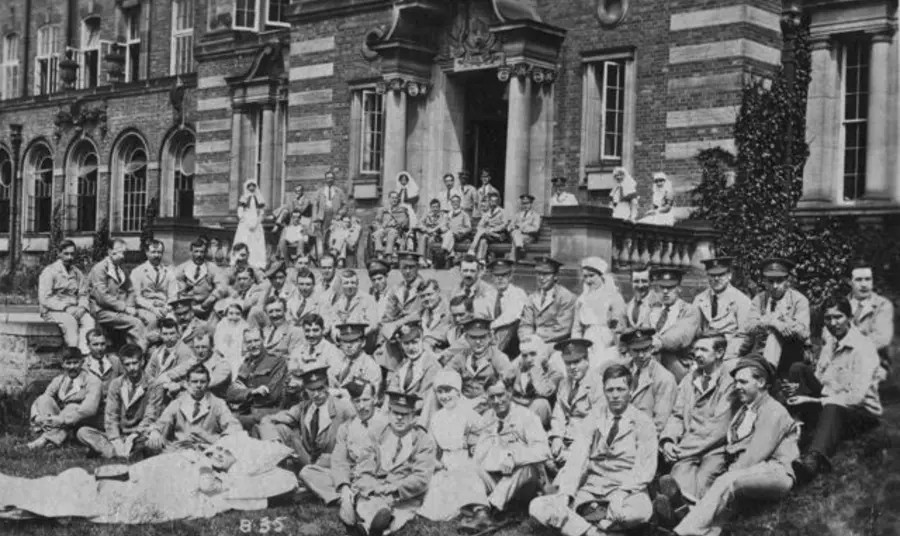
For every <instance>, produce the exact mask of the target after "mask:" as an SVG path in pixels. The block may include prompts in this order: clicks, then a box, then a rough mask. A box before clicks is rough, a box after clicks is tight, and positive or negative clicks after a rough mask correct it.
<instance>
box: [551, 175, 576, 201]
mask: <svg viewBox="0 0 900 536" xmlns="http://www.w3.org/2000/svg"><path fill="white" fill-rule="evenodd" d="M550 184H552V185H553V186H552V187H551V189H552V192H551V195H550V207H551V208H552V207H571V206H576V205H578V199H577V198H576V197H575V196H574V195H572V194H570V193H569V192H567V191H566V178H565V177H553V178H552V179H550Z"/></svg>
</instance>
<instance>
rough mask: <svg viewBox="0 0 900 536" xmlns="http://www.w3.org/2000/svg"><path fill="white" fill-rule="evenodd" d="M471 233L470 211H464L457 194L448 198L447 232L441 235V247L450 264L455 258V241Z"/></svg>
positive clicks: (463, 238)
mask: <svg viewBox="0 0 900 536" xmlns="http://www.w3.org/2000/svg"><path fill="white" fill-rule="evenodd" d="M470 234H472V215H471V211H469V212H466V210H465V209H464V208H463V207H462V200H461V198H460V197H459V196H458V195H454V196H453V197H451V199H450V208H449V209H448V210H447V232H446V233H444V234H443V235H442V236H441V249H443V250H444V252H446V254H447V255H448V256H449V259H450V261H451V264H452V263H453V261H455V260H456V251H455V248H456V243H457V242H459V241H461V240H465V239H466V238H468V237H469V235H470Z"/></svg>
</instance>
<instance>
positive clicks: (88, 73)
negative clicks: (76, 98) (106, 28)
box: [78, 17, 100, 89]
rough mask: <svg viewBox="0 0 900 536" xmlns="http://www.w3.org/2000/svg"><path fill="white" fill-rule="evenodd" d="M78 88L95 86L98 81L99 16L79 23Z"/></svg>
mask: <svg viewBox="0 0 900 536" xmlns="http://www.w3.org/2000/svg"><path fill="white" fill-rule="evenodd" d="M78 63H79V66H80V69H78V88H79V89H85V88H92V87H97V85H98V84H99V83H100V18H99V17H91V18H88V19H85V20H84V21H83V22H82V23H81V51H80V52H79V62H78Z"/></svg>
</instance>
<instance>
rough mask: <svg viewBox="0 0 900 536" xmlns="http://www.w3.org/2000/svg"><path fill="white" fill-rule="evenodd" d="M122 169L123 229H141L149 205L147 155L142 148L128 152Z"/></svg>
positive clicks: (128, 230) (126, 230)
mask: <svg viewBox="0 0 900 536" xmlns="http://www.w3.org/2000/svg"><path fill="white" fill-rule="evenodd" d="M122 171H123V173H122V175H123V177H122V194H123V199H122V231H124V232H132V231H139V230H140V229H141V224H142V223H143V220H144V211H145V209H146V206H147V155H146V153H145V152H144V150H143V149H142V148H138V149H134V150H132V151H131V152H130V153H126V159H125V162H124V163H123V166H122Z"/></svg>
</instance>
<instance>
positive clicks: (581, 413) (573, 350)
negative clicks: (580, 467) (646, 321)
mask: <svg viewBox="0 0 900 536" xmlns="http://www.w3.org/2000/svg"><path fill="white" fill-rule="evenodd" d="M591 345H592V343H591V341H589V340H586V339H569V340H566V341H562V342H559V343H557V344H556V348H555V349H556V350H558V351H559V352H560V353H561V355H562V360H563V361H564V362H565V367H566V375H565V377H564V378H563V379H562V381H561V382H560V384H559V390H558V391H557V394H556V405H555V406H554V408H553V416H552V417H551V420H550V454H551V455H552V456H553V461H554V462H555V464H556V467H557V469H558V468H561V467H562V466H564V465H565V464H566V460H568V458H569V452H570V450H571V447H572V442H573V441H575V439H576V438H577V437H578V434H577V432H578V429H579V427H580V426H582V424H583V423H584V419H585V418H587V416H588V415H590V413H591V411H592V410H593V409H594V408H595V407H596V406H597V405H598V404H602V402H603V383H602V382H601V379H602V377H601V375H600V371H598V370H596V369H591V366H590V360H589V355H590V354H589V351H590V348H591Z"/></svg>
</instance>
